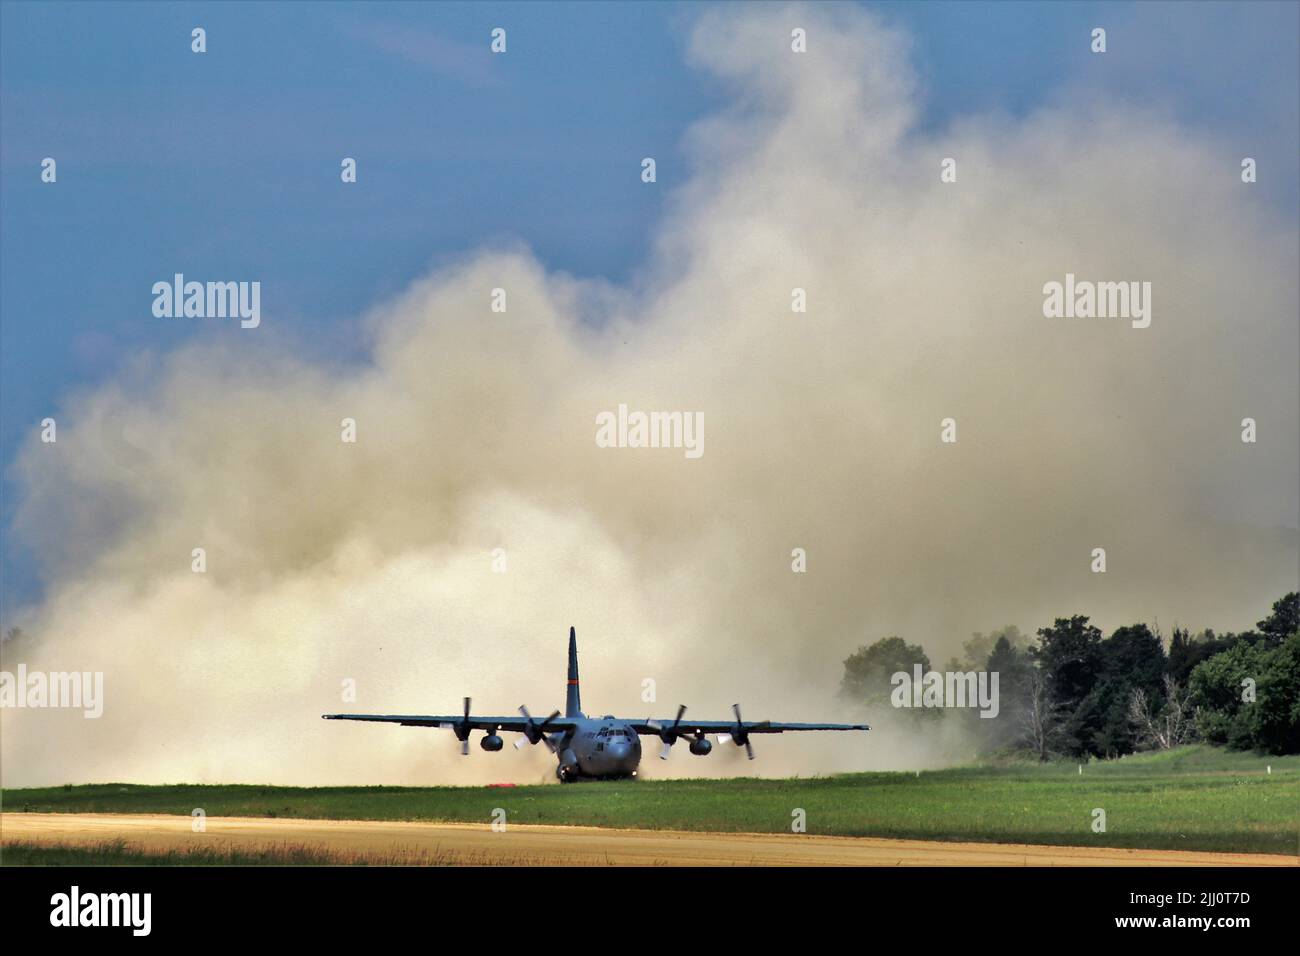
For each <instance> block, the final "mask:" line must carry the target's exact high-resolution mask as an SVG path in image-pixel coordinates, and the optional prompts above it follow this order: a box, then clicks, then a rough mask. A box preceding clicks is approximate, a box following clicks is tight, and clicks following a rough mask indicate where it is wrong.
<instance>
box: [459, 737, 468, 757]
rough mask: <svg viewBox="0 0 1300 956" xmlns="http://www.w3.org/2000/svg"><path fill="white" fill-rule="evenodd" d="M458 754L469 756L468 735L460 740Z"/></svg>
mask: <svg viewBox="0 0 1300 956" xmlns="http://www.w3.org/2000/svg"><path fill="white" fill-rule="evenodd" d="M460 755H461V756H462V757H468V756H469V738H468V737H466V738H465V739H464V740H462V741H461V742H460Z"/></svg>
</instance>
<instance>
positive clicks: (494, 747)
mask: <svg viewBox="0 0 1300 956" xmlns="http://www.w3.org/2000/svg"><path fill="white" fill-rule="evenodd" d="M503 743H504V741H503V740H502V739H501V738H500V737H498V736H497V735H496V734H488V735H487V736H486V737H484V738H483V739H482V740H480V741H479V742H478V745H479V746H480V747H482V748H483V749H484V750H486V751H487V752H488V753H496V752H497V751H498V750H500V749H501V746H502V744H503Z"/></svg>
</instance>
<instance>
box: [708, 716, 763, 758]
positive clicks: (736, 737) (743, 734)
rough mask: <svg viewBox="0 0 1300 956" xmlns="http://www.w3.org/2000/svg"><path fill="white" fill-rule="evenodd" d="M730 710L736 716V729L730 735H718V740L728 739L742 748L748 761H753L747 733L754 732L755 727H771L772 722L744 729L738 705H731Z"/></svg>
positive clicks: (752, 747) (752, 748)
mask: <svg viewBox="0 0 1300 956" xmlns="http://www.w3.org/2000/svg"><path fill="white" fill-rule="evenodd" d="M731 710H732V712H733V713H735V715H736V729H735V730H733V731H732V732H731V733H730V734H719V735H718V739H719V740H721V739H722V738H723V737H730V738H731V739H732V740H733V741H734V742H735V744H736V746H737V747H744V748H745V754H746V755H747V756H748V757H749V759H750V760H753V759H754V745H753V744H751V743H750V742H749V732H750V731H751V730H754V729H755V728H757V727H769V726H771V724H772V722H771V721H770V720H764V721H760V722H759V723H757V724H750V725H749V727H748V728H746V727H745V721H744V720H742V719H741V717H740V705H739V704H732V705H731Z"/></svg>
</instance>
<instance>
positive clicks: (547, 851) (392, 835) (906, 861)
mask: <svg viewBox="0 0 1300 956" xmlns="http://www.w3.org/2000/svg"><path fill="white" fill-rule="evenodd" d="M114 839H121V840H124V841H126V843H127V844H129V845H131V846H134V847H139V848H142V849H145V850H147V851H151V852H158V851H165V850H175V849H179V850H182V851H184V850H186V849H188V848H190V847H199V846H207V847H211V848H225V847H231V846H233V847H238V848H242V849H254V848H267V847H311V848H313V849H318V850H326V851H328V852H330V853H331V854H336V855H337V858H338V860H339V861H340V862H344V861H347V860H350V859H356V858H359V857H361V858H366V859H369V860H374V861H376V862H383V863H395V864H401V863H429V862H438V863H460V864H484V865H499V864H505V865H512V864H513V865H525V866H527V865H532V866H538V865H540V866H546V865H579V866H581V865H595V866H605V865H616V866H654V865H669V866H698V865H706V866H718V865H721V866H728V865H786V866H788V865H796V866H799V865H803V866H826V865H838V866H1117V865H1118V866H1171V865H1172V866H1179V865H1183V866H1242V865H1245V866H1296V865H1297V864H1298V862H1300V861H1298V860H1297V858H1296V857H1293V856H1274V855H1264V854H1258V853H1203V852H1193V851H1184V850H1118V849H1107V848H1100V847H1069V846H1031V845H1021V844H1007V843H939V842H928V841H922V840H882V839H874V838H865V837H828V836H813V835H808V834H793V833H791V834H759V833H690V832H685V831H665V830H614V829H605V828H600V827H556V826H535V825H525V824H511V825H509V826H508V827H507V828H506V830H505V831H504V832H501V833H497V832H494V831H493V830H492V829H491V828H490V827H488V826H486V825H483V824H468V823H410V822H391V821H367V820H300V819H284V818H276V819H267V818H258V817H209V818H207V820H206V821H205V830H204V832H201V833H195V832H194V831H193V829H192V825H191V819H190V818H189V817H182V816H171V815H161V814H110V813H104V814H72V813H4V814H0V842H14V841H22V842H35V843H64V844H87V843H96V842H100V841H104V840H114Z"/></svg>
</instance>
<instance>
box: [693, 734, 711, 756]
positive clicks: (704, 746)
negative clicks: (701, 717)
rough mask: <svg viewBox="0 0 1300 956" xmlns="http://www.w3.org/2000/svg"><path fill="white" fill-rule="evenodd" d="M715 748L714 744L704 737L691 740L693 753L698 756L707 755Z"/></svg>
mask: <svg viewBox="0 0 1300 956" xmlns="http://www.w3.org/2000/svg"><path fill="white" fill-rule="evenodd" d="M711 750H713V744H711V743H709V742H708V740H706V739H705V738H703V737H700V738H698V739H696V740H692V741H691V753H693V754H695V756H697V757H706V756H708V754H709V752H710V751H711Z"/></svg>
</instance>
